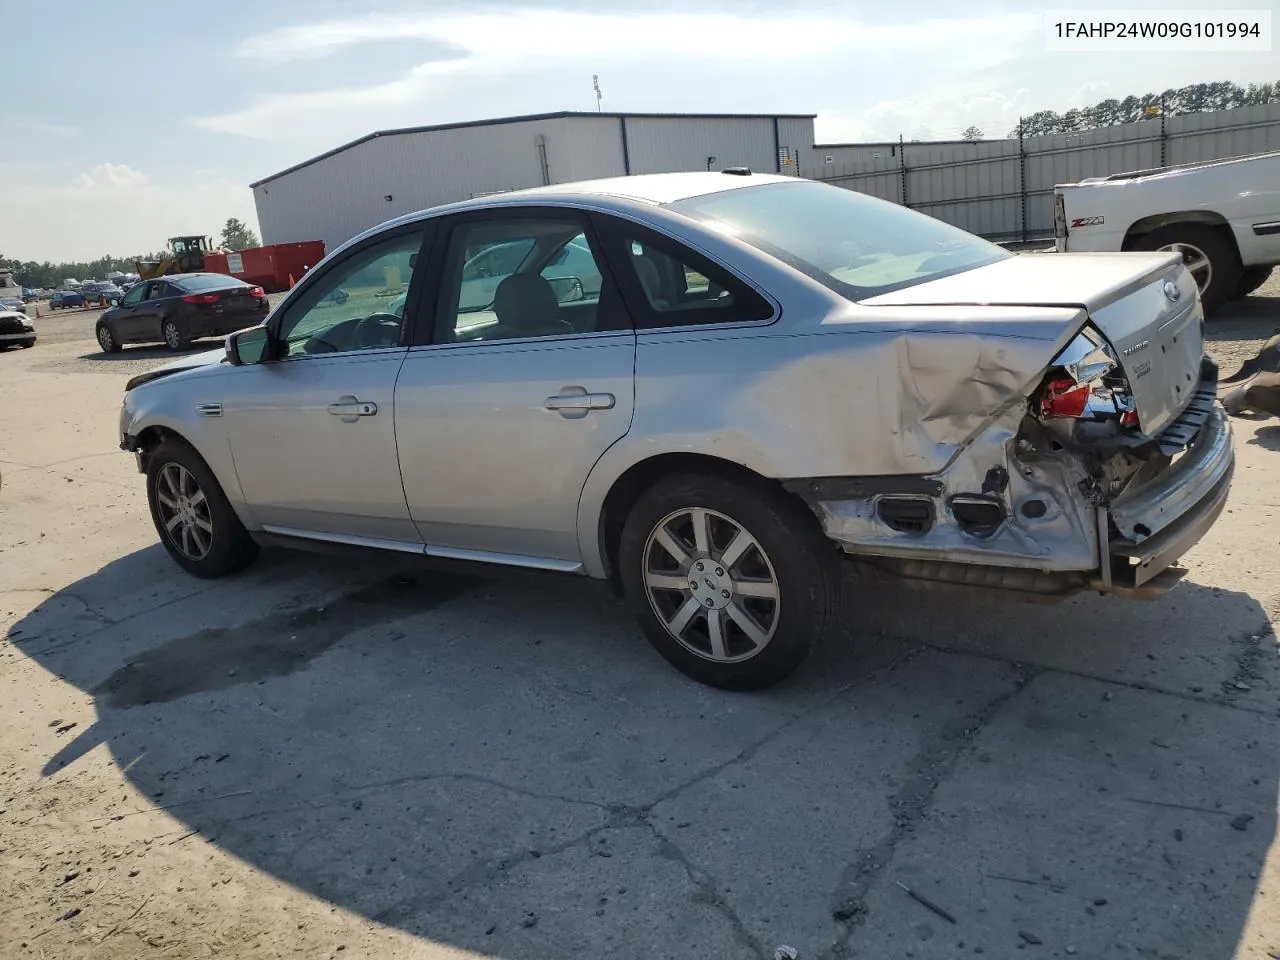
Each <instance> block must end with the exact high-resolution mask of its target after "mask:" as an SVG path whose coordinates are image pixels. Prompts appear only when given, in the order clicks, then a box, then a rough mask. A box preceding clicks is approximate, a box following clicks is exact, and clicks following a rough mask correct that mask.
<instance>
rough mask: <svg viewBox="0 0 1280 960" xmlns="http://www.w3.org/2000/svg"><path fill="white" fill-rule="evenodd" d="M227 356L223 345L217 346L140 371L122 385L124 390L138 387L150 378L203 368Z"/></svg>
mask: <svg viewBox="0 0 1280 960" xmlns="http://www.w3.org/2000/svg"><path fill="white" fill-rule="evenodd" d="M226 356H227V351H226V348H225V347H219V348H218V349H216V350H209V351H207V352H205V353H197V354H194V355H193V356H189V357H179V358H178V359H177V360H171V361H170V362H169V363H165V364H162V365H160V366H158V367H156V368H155V369H153V370H148V371H147V372H146V373H140V374H138V375H137V376H136V377H133V378H131V379H130V380H129V382H128V383H126V384H125V385H124V389H125V392H128V391H130V390H132V389H133V388H134V387H140V386H142V385H143V384H144V383H150V382H151V381H152V380H159V379H160V378H161V377H168V376H171V375H173V374H175V373H185V372H187V371H189V370H203V369H204V368H206V367H211V366H214V365H216V364H219V363H221V362H222V361H223V360H224V359H225V358H226Z"/></svg>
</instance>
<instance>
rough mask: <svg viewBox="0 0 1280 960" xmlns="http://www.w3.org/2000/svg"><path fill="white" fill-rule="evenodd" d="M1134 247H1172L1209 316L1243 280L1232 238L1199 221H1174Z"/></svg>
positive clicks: (1163, 248) (1154, 248)
mask: <svg viewBox="0 0 1280 960" xmlns="http://www.w3.org/2000/svg"><path fill="white" fill-rule="evenodd" d="M1133 249H1134V250H1172V251H1176V252H1179V253H1181V254H1182V258H1183V262H1184V263H1186V264H1187V267H1188V269H1190V270H1191V275H1192V276H1193V277H1195V281H1196V286H1197V287H1199V288H1200V302H1201V303H1202V304H1203V305H1204V315H1205V316H1206V317H1208V316H1209V315H1210V314H1212V313H1214V312H1215V311H1216V310H1217V309H1218V308H1219V307H1221V306H1222V305H1223V304H1224V303H1226V301H1227V298H1228V297H1230V296H1231V294H1232V293H1234V292H1235V289H1236V286H1237V284H1239V282H1240V275H1241V272H1242V270H1243V267H1241V265H1240V257H1239V255H1238V254H1237V253H1236V249H1235V247H1234V246H1233V245H1232V244H1231V241H1230V240H1228V239H1227V238H1226V237H1224V236H1223V235H1222V232H1221V231H1219V230H1217V229H1215V228H1213V227H1206V226H1204V225H1203V224H1199V223H1171V224H1169V225H1168V226H1167V227H1160V228H1159V229H1158V230H1153V231H1151V232H1150V233H1148V234H1147V235H1146V236H1144V237H1141V238H1140V239H1139V240H1138V242H1137V243H1136V244H1134V246H1133Z"/></svg>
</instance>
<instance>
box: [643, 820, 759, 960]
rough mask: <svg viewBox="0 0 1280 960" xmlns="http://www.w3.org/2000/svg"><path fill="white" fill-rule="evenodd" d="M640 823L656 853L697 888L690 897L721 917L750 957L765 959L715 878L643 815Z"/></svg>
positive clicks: (756, 940)
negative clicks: (655, 846) (679, 868)
mask: <svg viewBox="0 0 1280 960" xmlns="http://www.w3.org/2000/svg"><path fill="white" fill-rule="evenodd" d="M644 825H645V826H646V827H648V828H649V831H650V832H651V833H652V834H653V836H654V838H655V839H656V840H657V841H658V854H659V856H662V857H665V858H666V859H668V860H671V861H672V862H673V863H677V864H679V865H680V866H681V867H683V868H684V872H685V875H686V876H687V877H688V878H689V882H690V883H691V884H693V885H694V887H696V888H697V891H698V892H697V894H696V896H695V898H694V899H695V901H696V902H698V903H702V904H705V905H706V906H708V907H710V908H711V909H713V910H715V911H716V912H717V913H719V914H720V915H721V916H722V917H724V919H725V920H727V921H728V923H729V926H730V927H732V928H733V933H734V936H735V937H737V939H738V942H739V943H741V944H742V945H743V946H744V947H746V948H747V949H748V950H750V951H751V953H752V955H753V956H756V957H759V958H760V960H765V958H766V957H767V955H768V954H767V953H766V949H767V948H766V947H765V945H764V944H763V943H761V942H760V940H759V939H758V938H756V937H754V936H752V934H751V931H749V930H748V929H747V925H746V923H745V922H744V921H743V919H742V918H741V917H740V916H738V913H737V911H736V910H734V909H733V907H732V906H730V904H729V902H728V901H727V900H726V899H725V898H724V896H723V895H722V894H721V893H720V889H721V886H720V882H719V881H718V880H717V879H716V878H715V877H713V876H711V875H710V874H708V873H705V872H704V871H702V870H700V869H698V868H697V867H696V866H694V864H693V863H692V861H690V860H689V858H688V856H687V855H686V854H685V852H684V851H683V850H681V849H680V846H679V845H678V844H677V843H676V842H675V841H673V840H671V839H669V838H668V837H665V836H663V835H662V833H661V832H660V831H659V830H658V828H657V826H655V825H654V824H653V823H652V822H651V821H650V820H648V819H647V818H646V819H645V820H644Z"/></svg>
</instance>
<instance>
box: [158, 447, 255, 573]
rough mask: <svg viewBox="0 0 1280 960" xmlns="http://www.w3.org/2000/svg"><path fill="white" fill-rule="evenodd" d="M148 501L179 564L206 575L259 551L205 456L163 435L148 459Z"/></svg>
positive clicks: (239, 565)
mask: <svg viewBox="0 0 1280 960" xmlns="http://www.w3.org/2000/svg"><path fill="white" fill-rule="evenodd" d="M147 503H148V504H149V505H150V507H151V520H152V522H153V523H155V525H156V532H157V533H158V534H159V535H160V542H161V543H162V544H164V548H165V549H166V550H167V551H168V552H169V556H171V557H173V559H174V562H175V563H177V564H178V566H180V567H182V569H183V570H186V571H187V573H190V574H192V575H193V576H197V577H202V578H205V579H213V578H216V577H225V576H227V575H228V574H232V573H236V572H238V571H240V570H243V569H244V568H245V567H247V566H248V565H249V564H250V563H252V562H253V558H254V557H256V556H257V555H258V544H257V543H256V542H255V541H254V539H253V538H252V537H250V536H249V533H248V531H247V530H245V528H244V524H242V523H241V522H240V518H239V517H237V516H236V512H235V510H233V509H232V507H231V503H230V502H229V501H228V500H227V496H226V494H225V493H223V492H222V485H221V484H219V483H218V479H217V477H215V476H214V475H213V471H212V470H210V469H209V465H208V464H207V463H205V462H204V458H203V457H201V456H200V454H198V453H196V451H195V450H194V449H193V448H192V447H190V446H188V445H187V444H186V443H184V442H183V441H181V440H172V439H171V440H164V441H162V442H161V443H160V445H159V446H157V447H156V448H155V449H154V450H152V451H151V454H150V456H149V457H148V461H147Z"/></svg>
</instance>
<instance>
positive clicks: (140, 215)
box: [0, 162, 257, 262]
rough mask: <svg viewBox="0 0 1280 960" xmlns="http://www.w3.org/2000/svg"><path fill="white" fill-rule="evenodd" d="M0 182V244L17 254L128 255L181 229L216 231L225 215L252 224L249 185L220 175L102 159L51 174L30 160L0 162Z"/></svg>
mask: <svg viewBox="0 0 1280 960" xmlns="http://www.w3.org/2000/svg"><path fill="white" fill-rule="evenodd" d="M0 183H4V184H5V188H6V190H5V217H4V223H3V224H0V229H3V235H0V251H3V253H4V255H5V256H7V257H16V258H18V259H20V260H39V261H44V260H53V261H55V262H56V261H60V260H82V259H92V258H95V257H100V256H102V255H104V254H114V255H117V256H120V255H123V256H132V255H134V254H137V253H144V252H147V251H151V250H159V249H160V248H162V247H163V246H164V242H165V240H166V239H168V238H169V237H172V236H178V235H180V234H184V233H202V232H203V233H206V234H209V235H211V236H216V235H217V234H218V232H219V231H220V230H221V229H222V225H223V224H224V223H225V222H226V220H227V218H228V217H239V218H240V219H241V220H244V221H245V222H247V223H248V224H250V226H253V227H254V228H255V229H256V228H257V227H256V224H257V216H256V214H255V211H254V206H253V194H252V192H251V191H250V190H249V188H248V187H246V186H244V185H243V184H236V183H232V182H230V181H228V180H225V179H218V178H213V179H202V180H175V181H155V180H153V179H152V178H151V177H149V176H148V175H147V174H146V173H144V172H143V171H140V170H135V169H133V168H132V167H129V166H127V165H125V164H118V163H109V162H108V163H100V164H97V165H96V166H93V167H91V168H90V169H88V170H85V171H82V172H79V173H76V174H75V175H74V176H71V177H67V176H66V175H65V174H64V175H63V176H61V177H57V178H56V179H55V178H54V177H53V176H52V175H50V174H49V173H47V172H46V171H44V170H41V169H39V168H36V167H32V166H26V165H18V164H10V165H4V164H0Z"/></svg>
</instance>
